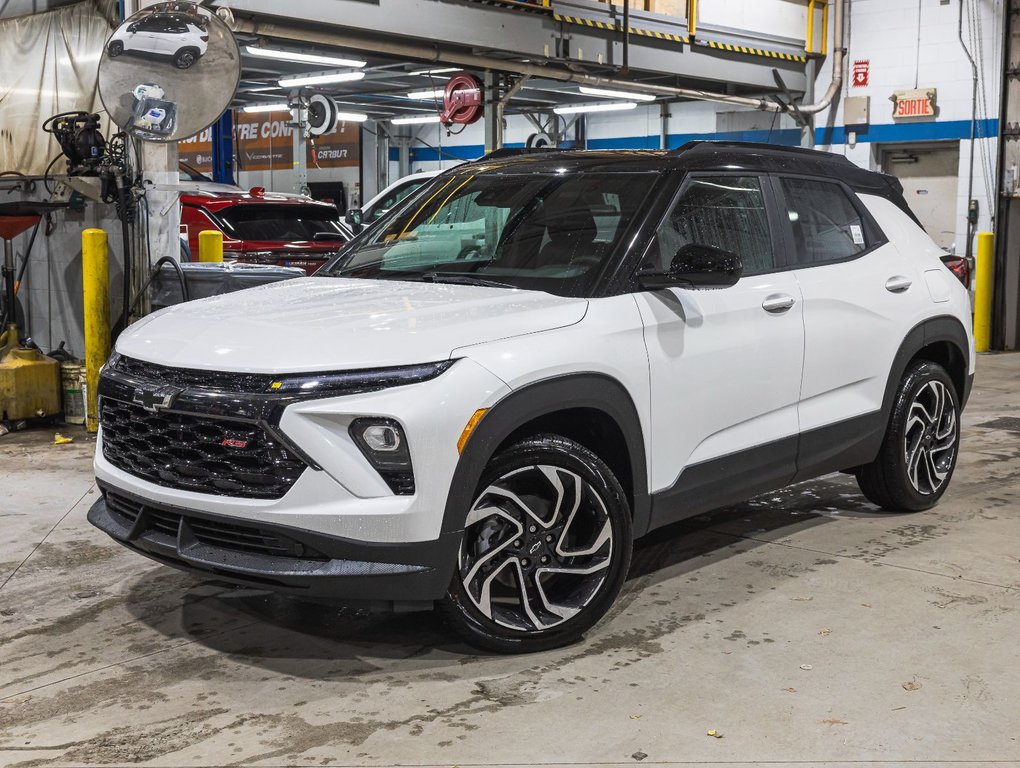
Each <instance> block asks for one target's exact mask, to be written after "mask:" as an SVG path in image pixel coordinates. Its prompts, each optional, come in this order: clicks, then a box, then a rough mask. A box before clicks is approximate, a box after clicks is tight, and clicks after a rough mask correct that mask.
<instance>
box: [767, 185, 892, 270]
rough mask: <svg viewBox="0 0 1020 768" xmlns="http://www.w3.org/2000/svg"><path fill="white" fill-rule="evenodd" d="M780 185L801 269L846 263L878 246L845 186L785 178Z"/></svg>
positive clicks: (796, 260)
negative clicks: (839, 262) (832, 263)
mask: <svg viewBox="0 0 1020 768" xmlns="http://www.w3.org/2000/svg"><path fill="white" fill-rule="evenodd" d="M779 185H780V187H781V189H782V192H783V196H784V198H785V201H784V205H785V214H786V218H787V220H788V221H789V226H790V232H791V233H792V235H793V246H794V248H793V254H792V256H793V261H794V262H795V263H796V264H797V265H798V266H809V265H815V264H826V263H830V262H836V261H845V260H847V259H852V258H853V257H855V256H857V255H859V254H861V253H863V252H864V251H866V250H868V249H869V248H871V247H872V246H873V245H875V244H876V242H874V241H876V240H877V239H878V238H877V237H875V233H874V230H873V229H872V227H870V226H869V222H867V221H866V220H865V219H864V217H863V216H862V214H861V212H860V211H859V210H858V209H857V207H856V206H855V205H854V203H853V201H852V200H851V199H850V194H849V193H848V192H847V190H846V189H845V188H844V187H843V185H842V184H839V183H836V182H832V181H824V180H821V179H804V178H793V177H783V178H781V179H780V180H779Z"/></svg>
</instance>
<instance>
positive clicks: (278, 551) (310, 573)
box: [88, 484, 460, 608]
mask: <svg viewBox="0 0 1020 768" xmlns="http://www.w3.org/2000/svg"><path fill="white" fill-rule="evenodd" d="M100 489H101V490H102V491H103V497H102V498H101V499H100V500H99V501H97V502H96V503H95V504H94V505H93V506H92V508H91V509H90V510H89V512H88V520H89V522H90V523H92V524H93V525H94V526H96V527H97V528H99V529H100V530H102V531H104V532H105V533H107V534H109V535H110V536H111V537H112V538H113V539H115V540H116V541H118V542H120V543H121V544H123V545H124V546H126V547H128V548H129V549H132V550H134V551H136V552H139V553H141V554H143V555H146V556H147V557H150V558H152V559H153V560H156V561H157V562H160V563H163V564H165V565H170V566H173V567H175V568H180V569H182V570H186V571H192V572H196V573H200V574H204V575H207V576H211V577H215V578H218V579H223V580H226V581H230V582H233V583H236V584H242V585H245V586H251V587H258V588H262V589H271V590H273V591H276V592H282V593H287V594H292V595H297V596H303V597H306V598H310V599H317V600H328V601H337V602H345V603H346V602H356V603H376V604H379V603H381V604H384V606H383V607H387V608H400V607H407V608H414V607H421V605H422V604H427V603H430V602H432V601H435V600H439V599H441V598H442V597H443V596H444V595H445V594H446V589H447V587H448V586H449V583H450V579H451V578H452V575H453V568H454V563H455V562H456V557H457V548H458V546H459V542H460V533H458V532H454V533H446V534H442V535H441V536H440V537H439V538H438V539H436V540H435V541H427V542H416V543H411V544H390V543H385V544H379V543H368V542H360V541H352V540H350V539H344V538H340V537H335V536H329V535H326V534H323V533H317V532H311V531H307V530H303V529H297V528H292V527H289V526H283V525H278V524H273V523H265V522H257V523H256V522H254V521H240V520H238V519H237V518H235V517H226V516H222V515H215V514H211V513H209V512H205V511H198V510H190V509H183V508H180V507H175V506H171V505H168V504H162V503H156V502H152V501H148V500H146V499H143V498H141V497H138V496H134V495H132V494H129V493H125V492H124V491H121V490H118V489H113V488H109V487H107V486H104V485H102V484H101V485H100Z"/></svg>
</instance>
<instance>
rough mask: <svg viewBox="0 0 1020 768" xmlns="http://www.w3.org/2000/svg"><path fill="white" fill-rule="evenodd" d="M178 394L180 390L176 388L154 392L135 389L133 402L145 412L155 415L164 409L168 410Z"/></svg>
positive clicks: (162, 388)
mask: <svg viewBox="0 0 1020 768" xmlns="http://www.w3.org/2000/svg"><path fill="white" fill-rule="evenodd" d="M180 393H181V390H179V389H177V388H176V387H160V388H159V389H156V390H148V389H136V390H135V395H134V398H133V400H134V402H135V404H136V405H140V406H142V408H144V409H145V410H147V411H150V412H151V413H155V412H156V411H159V410H162V409H164V408H169V407H170V406H171V405H172V404H173V402H174V398H175V397H177V395H179V394H180Z"/></svg>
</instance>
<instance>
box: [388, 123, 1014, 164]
mask: <svg viewBox="0 0 1020 768" xmlns="http://www.w3.org/2000/svg"><path fill="white" fill-rule="evenodd" d="M975 127H976V133H975V135H976V136H977V138H979V139H986V138H990V137H992V136H997V135H998V133H999V121H998V120H997V119H995V118H988V119H986V120H978V122H977V125H976V126H975ZM846 135H847V131H846V129H845V128H843V127H842V126H838V127H832V128H817V129H815V143H816V144H818V145H827V144H846V140H847V136H846ZM969 138H970V120H946V121H943V122H938V121H934V122H920V123H893V124H886V125H871V126H867V127H866V128H865V130H862V131H858V133H857V141H858V142H860V143H869V142H882V143H893V142H901V141H945V140H951V139H969ZM688 141H758V142H764V143H766V144H780V145H783V146H788V147H795V146H797V145H798V144H800V129H799V128H782V129H780V130H768V129H763V130H757V131H719V132H716V133H671V134H669V136H668V137H667V142H668V143H667V146H668V147H669V149H676V148H677V147H679V146H682V145H684V144H686V143H687V142H688ZM506 146H508V147H514V148H519V147H523V146H524V144H522V143H514V144H507V145H506ZM658 148H659V137H658V136H657V135H652V136H616V137H612V138H605V139H589V140H588V149H658ZM484 153H485V147H484V145H482V144H461V145H453V146H448V147H443V149H442V158H443V159H446V160H450V159H452V158H454V157H455V158H457V159H458V160H474V159H476V158H479V157H481V156H482V155H483V154H484ZM399 159H400V154H399V151H398V150H397V149H396V148H390V160H392V161H393V162H397V161H398V160H399ZM439 159H440V152H439V151H438V149H432V148H431V147H412V148H411V162H412V163H422V162H435V161H437V160H439Z"/></svg>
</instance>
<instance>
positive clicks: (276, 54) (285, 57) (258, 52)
mask: <svg viewBox="0 0 1020 768" xmlns="http://www.w3.org/2000/svg"><path fill="white" fill-rule="evenodd" d="M244 50H245V51H246V52H247V53H248V54H250V55H251V56H258V57H259V58H261V59H277V60H279V61H296V62H299V63H302V64H328V65H332V66H334V67H363V66H365V65H366V64H367V63H368V62H367V61H362V60H361V59H342V58H340V57H339V56H320V55H319V54H316V53H298V52H297V51H281V50H279V49H278V48H260V47H259V46H257V45H246V46H245V47H244Z"/></svg>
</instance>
